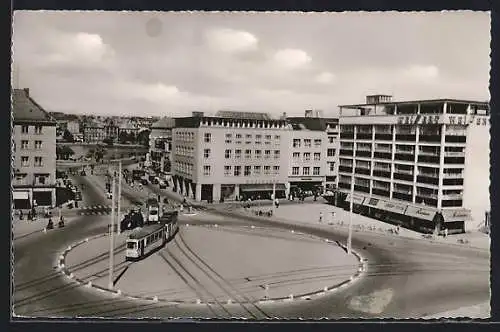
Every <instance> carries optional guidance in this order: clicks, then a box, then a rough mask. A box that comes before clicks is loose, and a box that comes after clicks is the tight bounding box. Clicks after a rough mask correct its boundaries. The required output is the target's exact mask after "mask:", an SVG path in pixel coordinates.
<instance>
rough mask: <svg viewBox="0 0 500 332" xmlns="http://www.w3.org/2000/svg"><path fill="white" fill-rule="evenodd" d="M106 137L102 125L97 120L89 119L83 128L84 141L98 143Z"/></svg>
mask: <svg viewBox="0 0 500 332" xmlns="http://www.w3.org/2000/svg"><path fill="white" fill-rule="evenodd" d="M105 138H106V132H105V130H104V125H103V124H102V123H100V122H97V121H91V122H88V123H86V124H85V126H84V128H83V140H84V141H85V142H86V143H99V142H102V140H103V139H105Z"/></svg>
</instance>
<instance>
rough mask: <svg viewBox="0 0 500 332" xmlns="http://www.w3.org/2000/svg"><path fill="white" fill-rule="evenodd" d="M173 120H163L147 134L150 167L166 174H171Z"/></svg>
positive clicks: (154, 125) (155, 124)
mask: <svg viewBox="0 0 500 332" xmlns="http://www.w3.org/2000/svg"><path fill="white" fill-rule="evenodd" d="M174 127H175V119H173V118H163V119H161V120H159V121H158V122H156V123H154V124H153V125H152V126H151V133H150V134H149V160H150V162H151V167H152V168H153V169H154V170H156V171H158V172H164V173H166V174H170V173H171V169H172V167H171V165H172V158H171V151H172V130H173V128H174Z"/></svg>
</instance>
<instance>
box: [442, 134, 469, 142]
mask: <svg viewBox="0 0 500 332" xmlns="http://www.w3.org/2000/svg"><path fill="white" fill-rule="evenodd" d="M444 140H445V142H447V143H465V142H466V141H467V136H456V135H446V136H445V139H444Z"/></svg>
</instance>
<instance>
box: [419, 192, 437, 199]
mask: <svg viewBox="0 0 500 332" xmlns="http://www.w3.org/2000/svg"><path fill="white" fill-rule="evenodd" d="M417 197H425V198H431V199H436V200H437V197H438V195H437V194H435V193H432V192H422V191H417Z"/></svg>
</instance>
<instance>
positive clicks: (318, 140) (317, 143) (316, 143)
mask: <svg viewBox="0 0 500 332" xmlns="http://www.w3.org/2000/svg"><path fill="white" fill-rule="evenodd" d="M314 146H315V147H317V148H318V147H320V146H321V139H315V140H314Z"/></svg>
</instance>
